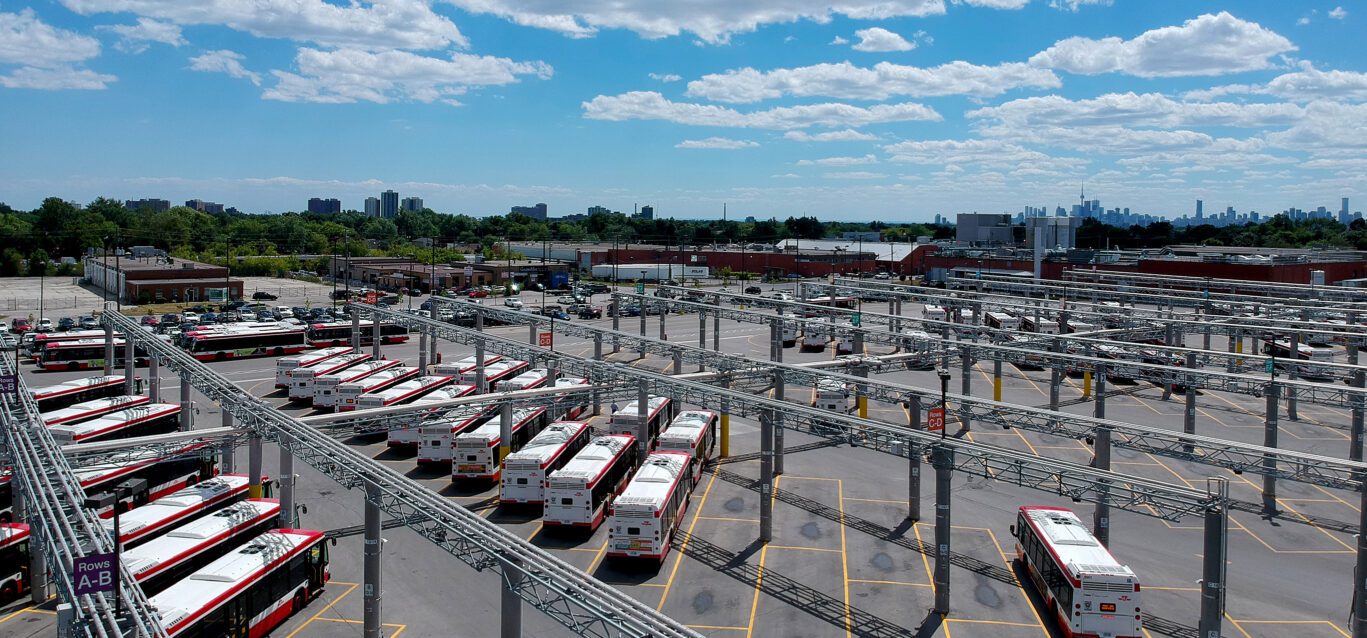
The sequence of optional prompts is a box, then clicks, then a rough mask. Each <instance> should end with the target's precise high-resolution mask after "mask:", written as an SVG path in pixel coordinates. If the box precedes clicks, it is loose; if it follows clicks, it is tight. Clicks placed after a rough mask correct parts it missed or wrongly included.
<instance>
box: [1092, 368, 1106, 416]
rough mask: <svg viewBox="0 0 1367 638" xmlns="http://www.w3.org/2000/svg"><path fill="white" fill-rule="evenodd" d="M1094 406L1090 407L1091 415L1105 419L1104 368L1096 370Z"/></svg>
mask: <svg viewBox="0 0 1367 638" xmlns="http://www.w3.org/2000/svg"><path fill="white" fill-rule="evenodd" d="M1095 378H1096V404H1095V405H1093V406H1092V415H1093V416H1095V417H1096V418H1098V419H1104V418H1106V366H1097V368H1096V377H1095Z"/></svg>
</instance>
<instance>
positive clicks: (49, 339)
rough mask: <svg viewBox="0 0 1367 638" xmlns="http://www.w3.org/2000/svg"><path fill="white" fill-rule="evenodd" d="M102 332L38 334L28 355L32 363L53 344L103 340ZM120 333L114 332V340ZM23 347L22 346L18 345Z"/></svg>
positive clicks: (75, 331)
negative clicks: (82, 340) (31, 358)
mask: <svg viewBox="0 0 1367 638" xmlns="http://www.w3.org/2000/svg"><path fill="white" fill-rule="evenodd" d="M104 336H105V335H104V331H103V330H69V331H67V332H40V333H38V334H35V335H33V340H32V342H31V343H29V344H28V346H27V347H28V351H29V354H30V355H31V356H32V357H33V360H34V361H37V360H39V359H41V358H42V355H43V350H46V349H47V347H48V346H50V345H52V344H54V343H64V342H67V341H80V340H81V339H99V340H101V341H103V340H104ZM122 336H123V334H122V333H118V332H115V333H114V338H115V339H118V338H120V337H122ZM20 345H21V347H23V344H20Z"/></svg>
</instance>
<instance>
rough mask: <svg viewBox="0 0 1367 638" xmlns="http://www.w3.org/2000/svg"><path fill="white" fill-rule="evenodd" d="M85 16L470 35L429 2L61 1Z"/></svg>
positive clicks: (314, 31) (448, 38)
mask: <svg viewBox="0 0 1367 638" xmlns="http://www.w3.org/2000/svg"><path fill="white" fill-rule="evenodd" d="M60 1H61V3H62V4H63V5H65V6H66V7H67V8H68V9H71V10H72V11H75V12H76V13H79V14H82V15H91V14H95V13H123V12H128V13H133V14H137V15H139V16H144V17H148V18H157V19H160V20H166V21H170V22H174V23H176V24H180V25H196V24H216V25H222V26H225V27H228V28H230V29H234V30H237V31H244V32H247V33H250V34H252V35H255V36H258V37H264V38H284V39H288V40H296V41H300V42H314V43H317V44H320V45H323V46H327V47H347V48H359V49H370V50H377V49H418V50H424V49H444V48H447V47H449V46H452V45H456V46H461V47H464V46H467V44H468V42H467V40H466V39H465V36H464V35H462V34H461V32H460V30H459V29H457V28H456V25H455V24H454V23H452V22H451V21H450V20H448V19H447V18H445V17H444V16H441V15H439V14H437V13H435V12H434V11H432V7H431V6H430V5H429V4H428V2H427V1H426V0H353V2H350V3H348V4H335V3H331V2H326V1H325V0H212V1H207V2H187V1H185V0H60Z"/></svg>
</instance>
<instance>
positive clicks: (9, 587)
mask: <svg viewBox="0 0 1367 638" xmlns="http://www.w3.org/2000/svg"><path fill="white" fill-rule="evenodd" d="M18 597H19V588H17V587H15V586H14V583H5V586H4V587H0V600H3V601H10V600H14V599H15V598H18Z"/></svg>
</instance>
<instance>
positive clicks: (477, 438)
mask: <svg viewBox="0 0 1367 638" xmlns="http://www.w3.org/2000/svg"><path fill="white" fill-rule="evenodd" d="M545 411H546V408H517V409H514V410H513V428H514V429H516V428H517V427H518V426H519V425H521V424H523V423H525V422H526V421H528V420H530V419H532V418H535V417H536V416H538V415H539V414H541V413H542V412H545ZM502 434H503V422H502V420H501V419H499V418H498V417H497V415H495V418H493V419H491V420H489V421H487V422H485V423H483V424H481V425H480V426H479V427H477V428H475V429H473V430H471V431H469V432H466V433H465V434H462V435H460V436H458V437H456V447H483V446H485V445H489V444H490V443H493V442H494V441H497V440H499V438H500V437H501V436H502Z"/></svg>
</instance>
